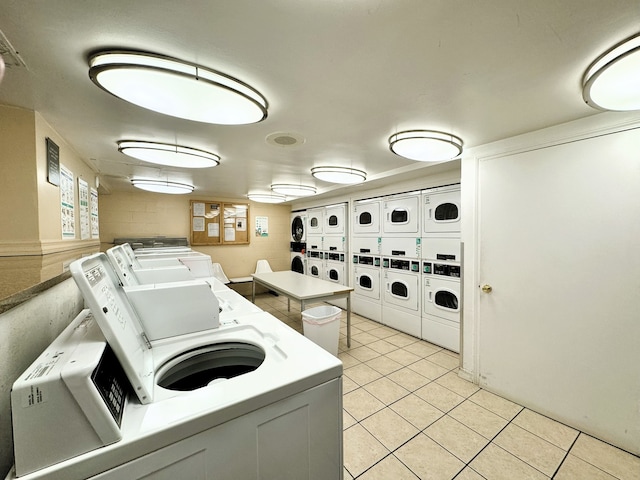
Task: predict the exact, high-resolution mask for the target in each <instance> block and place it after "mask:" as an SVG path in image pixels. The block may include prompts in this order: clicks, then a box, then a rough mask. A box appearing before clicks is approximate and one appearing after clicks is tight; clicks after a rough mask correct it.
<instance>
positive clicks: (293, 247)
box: [289, 242, 307, 275]
mask: <svg viewBox="0 0 640 480" xmlns="http://www.w3.org/2000/svg"><path fill="white" fill-rule="evenodd" d="M306 246H307V244H306V243H302V242H291V244H290V247H289V249H290V251H291V271H293V272H298V273H302V274H303V275H304V274H305V273H307V257H306V256H305V255H306Z"/></svg>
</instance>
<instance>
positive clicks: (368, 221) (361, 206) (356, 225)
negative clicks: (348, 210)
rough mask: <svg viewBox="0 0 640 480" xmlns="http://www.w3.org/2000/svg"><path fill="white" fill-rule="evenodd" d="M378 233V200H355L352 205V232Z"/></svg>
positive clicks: (358, 233) (357, 233)
mask: <svg viewBox="0 0 640 480" xmlns="http://www.w3.org/2000/svg"><path fill="white" fill-rule="evenodd" d="M379 233H380V202H371V201H368V202H363V203H357V202H356V204H355V205H354V207H353V234H354V235H362V234H365V235H378V234H379Z"/></svg>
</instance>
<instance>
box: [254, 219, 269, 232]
mask: <svg viewBox="0 0 640 480" xmlns="http://www.w3.org/2000/svg"><path fill="white" fill-rule="evenodd" d="M268 236H269V217H256V237H268Z"/></svg>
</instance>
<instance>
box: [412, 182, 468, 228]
mask: <svg viewBox="0 0 640 480" xmlns="http://www.w3.org/2000/svg"><path fill="white" fill-rule="evenodd" d="M422 212H423V219H422V231H423V233H424V234H425V235H430V234H434V233H452V232H455V233H458V234H459V233H460V223H461V213H462V212H461V208H460V185H451V186H446V187H437V188H430V189H428V190H423V191H422Z"/></svg>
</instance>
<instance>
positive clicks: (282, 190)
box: [271, 183, 316, 197]
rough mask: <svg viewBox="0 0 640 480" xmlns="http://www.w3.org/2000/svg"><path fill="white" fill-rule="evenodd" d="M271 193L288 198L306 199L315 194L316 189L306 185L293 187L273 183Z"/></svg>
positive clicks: (291, 185) (286, 184) (292, 185)
mask: <svg viewBox="0 0 640 480" xmlns="http://www.w3.org/2000/svg"><path fill="white" fill-rule="evenodd" d="M271 191H272V192H274V193H279V194H281V195H287V196H289V197H308V196H309V195H315V194H316V188H315V187H311V186H308V185H294V184H288V183H274V184H273V185H271Z"/></svg>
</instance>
